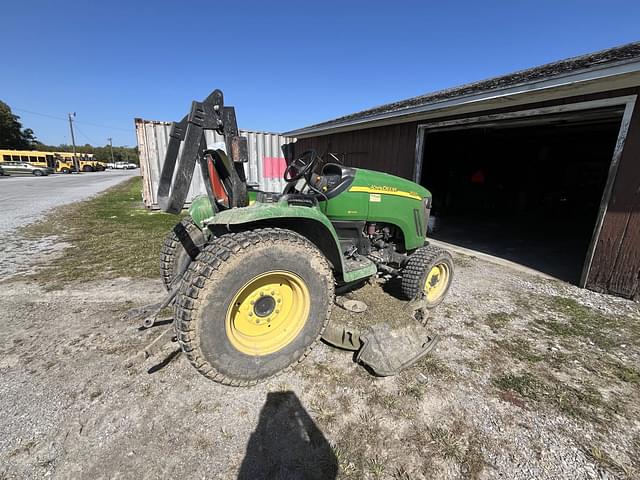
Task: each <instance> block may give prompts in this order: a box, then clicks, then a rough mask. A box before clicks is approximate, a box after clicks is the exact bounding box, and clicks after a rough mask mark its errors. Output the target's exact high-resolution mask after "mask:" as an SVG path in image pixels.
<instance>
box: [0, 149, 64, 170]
mask: <svg viewBox="0 0 640 480" xmlns="http://www.w3.org/2000/svg"><path fill="white" fill-rule="evenodd" d="M1 162H26V163H30V164H31V165H33V166H34V167H40V168H44V169H46V170H48V171H49V173H53V172H54V171H56V157H55V153H54V152H38V151H36V150H0V164H1Z"/></svg>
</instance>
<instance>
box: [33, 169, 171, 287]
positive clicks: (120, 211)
mask: <svg viewBox="0 0 640 480" xmlns="http://www.w3.org/2000/svg"><path fill="white" fill-rule="evenodd" d="M141 189H142V180H141V179H140V178H134V179H131V180H128V181H126V182H123V183H121V184H120V185H117V186H115V187H113V188H111V189H109V190H107V191H106V192H104V193H103V194H101V195H98V196H96V197H94V198H92V199H90V200H87V201H84V202H79V203H75V204H72V205H69V206H64V207H60V208H58V209H56V210H54V212H53V213H52V214H50V215H48V217H47V219H46V220H44V221H41V222H37V223H34V224H32V225H29V226H27V227H25V228H24V229H23V232H22V233H24V235H25V236H27V237H29V238H42V237H47V236H57V237H58V238H60V240H62V241H65V242H68V243H70V244H71V247H70V248H69V249H67V250H66V251H65V254H64V255H63V256H61V257H60V258H58V259H56V260H54V261H53V262H52V263H51V264H50V265H47V266H45V267H44V269H43V270H41V271H40V272H39V273H38V274H35V277H36V278H38V279H46V280H47V283H48V284H53V285H55V286H59V287H61V286H63V285H64V284H68V283H71V282H84V281H89V280H94V279H109V278H117V277H135V278H157V277H158V268H159V267H158V255H159V252H160V247H161V245H162V241H163V239H164V237H165V236H166V234H167V233H168V232H169V231H170V230H171V228H172V227H173V226H174V225H175V224H176V223H177V222H178V220H179V218H178V217H176V216H175V215H169V214H165V213H157V212H154V213H152V212H149V211H147V210H146V209H145V208H144V207H143V205H142V203H141V201H140V191H141Z"/></svg>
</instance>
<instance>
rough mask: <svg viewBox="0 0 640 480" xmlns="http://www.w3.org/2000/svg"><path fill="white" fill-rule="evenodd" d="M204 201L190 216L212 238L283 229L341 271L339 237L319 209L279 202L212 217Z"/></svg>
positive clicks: (191, 209) (209, 205)
mask: <svg viewBox="0 0 640 480" xmlns="http://www.w3.org/2000/svg"><path fill="white" fill-rule="evenodd" d="M200 198H203V197H200ZM204 200H206V201H207V202H208V200H209V199H208V198H206V197H204ZM204 200H199V199H194V201H193V202H192V205H191V208H190V213H191V216H192V217H193V219H194V221H195V222H196V225H199V226H200V227H201V228H203V229H205V228H206V229H208V230H210V231H211V233H212V234H214V235H224V234H225V233H228V232H237V231H241V230H249V229H255V228H269V227H274V228H285V229H288V230H292V231H294V232H296V233H298V234H300V235H302V236H303V237H305V238H306V239H307V240H309V241H310V242H312V243H313V244H314V245H315V246H316V247H317V248H318V249H319V250H320V251H321V252H322V253H323V255H324V256H325V257H326V258H327V260H328V261H329V262H330V263H331V266H332V268H333V269H334V270H337V271H339V272H343V271H344V264H343V257H342V254H341V253H340V243H339V241H338V235H337V233H336V231H335V229H334V228H333V225H332V224H331V222H330V221H329V219H328V218H327V217H326V215H325V214H324V213H322V212H321V211H320V208H319V207H318V206H298V205H289V203H288V202H287V200H286V199H281V200H279V201H278V202H275V203H261V202H256V203H254V204H252V205H250V206H248V207H240V208H232V209H229V210H224V211H221V212H218V213H215V214H214V212H213V209H212V208H211V204H208V209H207V208H206V204H205V202H204ZM205 215H208V216H206V217H205Z"/></svg>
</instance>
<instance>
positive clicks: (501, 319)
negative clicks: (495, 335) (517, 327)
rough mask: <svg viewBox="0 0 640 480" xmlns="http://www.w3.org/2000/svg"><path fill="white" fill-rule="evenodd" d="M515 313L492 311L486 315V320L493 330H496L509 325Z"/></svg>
mask: <svg viewBox="0 0 640 480" xmlns="http://www.w3.org/2000/svg"><path fill="white" fill-rule="evenodd" d="M513 318H514V315H513V314H512V313H507V312H491V313H488V314H487V316H486V317H485V322H486V324H487V325H489V327H491V330H493V331H494V332H496V331H498V330H501V329H502V328H504V327H506V326H507V325H509V323H510V322H511V320H513Z"/></svg>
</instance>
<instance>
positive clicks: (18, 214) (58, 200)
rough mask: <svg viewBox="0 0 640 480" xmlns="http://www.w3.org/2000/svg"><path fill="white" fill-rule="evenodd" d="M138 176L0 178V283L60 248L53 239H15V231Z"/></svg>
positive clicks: (97, 174) (120, 173) (96, 174)
mask: <svg viewBox="0 0 640 480" xmlns="http://www.w3.org/2000/svg"><path fill="white" fill-rule="evenodd" d="M138 174H139V172H138V171H137V170H124V171H122V170H106V171H104V172H94V173H82V174H80V175H76V174H72V175H61V174H57V175H49V176H46V177H33V176H20V175H13V176H10V177H0V205H2V208H1V209H0V243H1V244H2V247H1V248H0V279H2V278H5V277H7V276H9V275H13V274H15V273H16V272H18V271H22V270H24V269H25V268H26V265H27V264H28V263H29V261H30V260H31V261H34V260H36V261H37V260H38V259H39V258H40V257H41V258H42V259H44V260H46V259H47V258H49V257H51V256H52V255H55V253H56V252H57V250H59V248H60V245H59V242H56V239H55V238H43V237H39V238H37V239H36V240H32V241H28V240H27V239H25V238H20V237H19V236H16V234H15V231H16V230H17V229H19V228H20V227H22V226H24V225H25V224H28V223H33V222H41V221H43V219H44V221H45V222H46V221H47V217H48V215H49V211H50V210H52V209H54V208H56V207H59V206H62V205H67V204H70V203H73V202H77V201H79V200H84V199H86V198H88V197H91V196H92V195H95V194H96V193H99V192H101V191H103V190H106V189H107V188H109V187H112V186H114V185H117V184H118V183H121V182H123V181H125V180H127V179H130V178H131V177H132V176H136V175H138Z"/></svg>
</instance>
